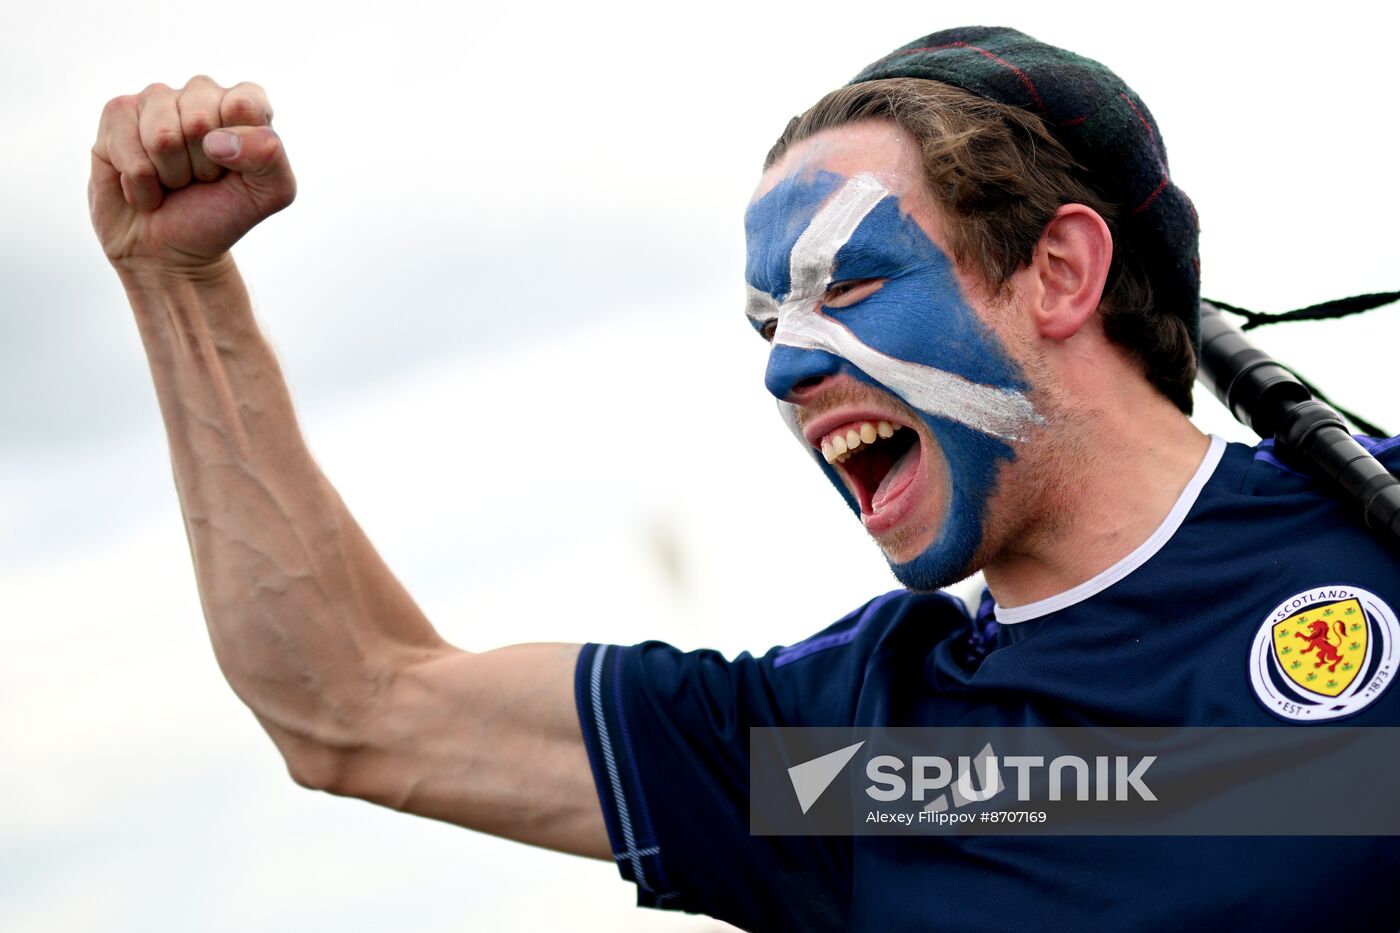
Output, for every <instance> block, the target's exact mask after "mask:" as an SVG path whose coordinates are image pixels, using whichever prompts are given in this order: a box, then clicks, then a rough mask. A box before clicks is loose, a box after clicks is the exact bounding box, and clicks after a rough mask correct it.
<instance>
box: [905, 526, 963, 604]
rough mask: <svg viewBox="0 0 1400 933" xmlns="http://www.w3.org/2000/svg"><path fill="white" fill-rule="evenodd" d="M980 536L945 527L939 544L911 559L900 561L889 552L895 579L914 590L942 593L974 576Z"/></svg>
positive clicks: (936, 543)
mask: <svg viewBox="0 0 1400 933" xmlns="http://www.w3.org/2000/svg"><path fill="white" fill-rule="evenodd" d="M979 544H981V540H980V537H979V536H976V535H973V534H966V533H962V534H960V533H959V532H958V529H956V528H945V529H944V530H943V533H942V534H941V535H939V538H938V540H937V541H935V542H934V543H933V544H932V545H930V546H929V547H927V548H925V549H924V550H923V551H922V552H921V553H919V554H918V555H917V556H916V557H914V558H912V559H911V560H906V561H898V560H896V559H895V558H894V557H892V556H890V555H889V553H888V552H887V553H886V555H885V559H886V560H888V561H889V565H890V570H891V571H893V572H894V576H895V579H896V580H898V581H899V582H900V583H901V584H902V585H903V586H905V587H906V588H908V589H911V590H925V591H927V590H939V589H942V588H943V587H945V586H952V585H953V584H954V583H957V582H958V581H959V580H964V579H966V578H967V577H969V576H971V575H972V574H973V573H974V572H976V570H977V569H978V568H977V566H976V564H977V560H976V557H977V549H978V545H979Z"/></svg>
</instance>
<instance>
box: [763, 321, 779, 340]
mask: <svg viewBox="0 0 1400 933" xmlns="http://www.w3.org/2000/svg"><path fill="white" fill-rule="evenodd" d="M777 332H778V319H777V318H775V317H774V318H769V319H768V320H766V321H764V322H763V327H762V329H760V330H759V333H760V334H762V335H763V339H764V340H766V341H768V342H769V343H772V342H773V335H774V334H776V333H777Z"/></svg>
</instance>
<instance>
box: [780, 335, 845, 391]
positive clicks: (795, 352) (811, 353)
mask: <svg viewBox="0 0 1400 933" xmlns="http://www.w3.org/2000/svg"><path fill="white" fill-rule="evenodd" d="M840 371H841V358H840V357H838V356H833V355H832V354H830V353H827V352H826V351H825V350H800V349H798V348H797V347H785V346H781V345H779V346H775V347H774V348H773V349H772V350H770V351H769V352H768V371H767V372H766V373H764V376H763V383H764V385H766V386H767V387H768V391H769V392H772V393H773V397H774V398H776V399H778V400H779V401H784V402H797V403H800V402H801V401H802V400H803V399H804V398H806V397H807V396H809V395H811V394H812V393H813V392H815V391H816V390H817V387H818V386H820V385H821V384H822V382H823V381H824V380H826V379H828V378H829V377H831V376H834V375H836V374H837V373H838V372H840Z"/></svg>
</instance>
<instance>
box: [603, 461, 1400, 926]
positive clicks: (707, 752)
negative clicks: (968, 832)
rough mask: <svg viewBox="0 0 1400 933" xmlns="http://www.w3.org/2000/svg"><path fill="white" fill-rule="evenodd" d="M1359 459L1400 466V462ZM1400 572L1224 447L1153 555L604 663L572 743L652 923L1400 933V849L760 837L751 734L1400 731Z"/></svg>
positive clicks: (884, 600)
mask: <svg viewBox="0 0 1400 933" xmlns="http://www.w3.org/2000/svg"><path fill="white" fill-rule="evenodd" d="M1370 446H1371V447H1372V448H1373V451H1374V452H1375V453H1376V454H1377V456H1379V457H1381V459H1382V460H1383V461H1386V462H1387V464H1388V465H1389V466H1390V467H1391V468H1392V469H1394V468H1395V467H1396V466H1397V455H1400V441H1397V440H1396V439H1392V440H1390V441H1383V442H1379V443H1376V442H1371V444H1370ZM1397 570H1400V564H1398V563H1397V561H1396V559H1395V557H1394V556H1393V555H1391V554H1390V553H1389V552H1388V551H1386V550H1384V549H1383V547H1382V546H1381V545H1380V544H1378V543H1376V542H1375V541H1374V540H1373V539H1371V538H1370V537H1369V536H1368V533H1367V532H1366V531H1365V530H1364V529H1363V528H1362V527H1361V526H1360V525H1359V523H1358V522H1357V521H1356V520H1354V519H1353V518H1352V517H1350V516H1349V515H1348V514H1347V513H1346V511H1345V508H1344V507H1343V506H1342V505H1340V504H1339V503H1338V502H1337V501H1336V500H1335V499H1334V498H1333V497H1332V496H1331V494H1330V493H1328V492H1327V491H1325V490H1323V489H1321V488H1320V487H1319V486H1318V485H1317V484H1316V483H1315V482H1314V481H1313V480H1312V479H1310V478H1309V477H1307V476H1305V475H1303V474H1302V473H1299V472H1296V471H1294V470H1292V469H1290V468H1289V467H1288V466H1287V465H1286V464H1285V463H1284V462H1283V461H1281V460H1280V459H1279V458H1277V457H1275V456H1274V453H1273V451H1272V447H1271V445H1269V444H1267V443H1266V444H1262V445H1260V446H1259V447H1257V448H1250V447H1248V446H1245V445H1241V444H1229V445H1226V444H1225V443H1224V442H1223V441H1221V440H1219V439H1215V440H1214V441H1213V443H1212V446H1211V449H1210V453H1209V454H1208V455H1207V457H1206V460H1205V462H1204V463H1203V464H1202V466H1201V468H1200V470H1199V471H1198V472H1197V474H1196V476H1195V477H1194V478H1193V480H1192V482H1191V484H1190V485H1189V486H1188V487H1187V489H1186V490H1185V492H1183V494H1182V496H1181V498H1180V500H1179V501H1178V503H1177V505H1176V508H1175V509H1174V510H1173V511H1172V513H1171V514H1170V515H1169V516H1168V517H1167V518H1166V520H1165V521H1164V522H1163V523H1162V526H1161V527H1160V528H1159V529H1158V530H1157V532H1156V533H1155V534H1154V535H1153V536H1152V537H1151V538H1149V539H1148V541H1146V542H1144V543H1143V545H1142V546H1141V547H1139V548H1138V549H1137V550H1136V551H1134V552H1133V553H1132V554H1131V555H1129V556H1128V557H1126V558H1124V560H1122V561H1120V562H1119V563H1118V564H1116V565H1115V566H1113V567H1111V568H1109V569H1108V570H1106V571H1104V572H1103V573H1102V574H1099V575H1098V576H1097V577H1095V578H1094V579H1092V580H1090V581H1088V582H1086V583H1084V584H1082V585H1080V586H1078V587H1075V588H1074V589H1072V590H1070V591H1068V592H1065V593H1062V594H1059V595H1057V596H1055V597H1051V598H1049V599H1046V600H1041V601H1040V602H1037V603H1033V604H1031V605H1027V606H1020V607H1016V608H1014V609H1009V610H1007V609H999V608H997V607H996V606H995V605H994V604H992V602H991V600H990V598H986V599H984V601H983V606H982V607H981V608H980V611H978V612H975V613H969V612H968V611H967V609H966V608H965V607H964V606H963V605H962V603H961V602H960V601H958V600H957V599H955V598H953V597H951V596H948V595H946V594H942V593H913V592H909V591H905V590H900V591H896V592H893V593H887V594H885V595H884V596H881V597H879V598H877V599H874V600H872V601H871V602H869V603H867V604H866V605H865V606H863V607H861V608H860V609H858V610H856V611H855V612H853V613H851V614H850V615H848V616H846V617H845V618H843V619H841V620H840V621H838V622H836V623H835V624H833V625H831V626H830V627H828V628H827V629H825V630H824V631H822V632H820V633H819V634H817V635H815V636H813V637H811V638H809V639H807V640H806V641H803V642H799V643H798V644H795V645H792V646H789V647H785V648H775V649H773V650H771V651H769V652H768V653H767V654H765V655H763V656H762V657H758V658H755V657H753V656H751V655H749V654H747V653H745V654H741V655H739V656H738V657H737V658H735V659H734V660H732V661H730V660H726V659H725V658H724V657H723V656H721V655H720V654H718V653H717V652H714V651H693V652H681V651H679V650H677V649H675V648H673V647H671V646H669V645H665V644H662V643H659V642H645V643H642V644H639V645H633V646H630V647H619V646H604V645H588V646H586V647H585V649H584V651H583V653H582V655H581V656H580V659H579V666H578V671H577V698H578V704H579V716H580V721H581V724H582V727H583V734H584V739H585V742H586V744H587V746H588V752H589V756H590V759H591V761H592V764H593V769H594V776H595V779H596V782H597V786H598V791H599V796H600V799H601V801H602V806H603V811H604V814H605V819H606V822H607V827H608V833H609V836H610V839H611V844H612V849H613V853H614V855H615V857H616V859H617V863H618V867H619V869H620V870H621V872H622V875H623V877H624V878H626V879H628V880H630V881H633V882H635V883H636V885H637V888H638V895H639V903H641V904H643V905H649V906H658V907H666V908H676V909H681V910H687V911H694V912H700V913H706V914H710V915H713V916H715V917H718V918H720V919H723V920H727V921H729V922H731V923H734V924H737V925H738V926H741V927H744V928H746V929H774V930H793V929H801V930H827V929H830V930H842V929H849V930H881V931H885V930H890V931H894V930H930V929H950V930H1008V929H1013V928H1016V927H1025V926H1027V925H1030V926H1033V927H1034V928H1037V929H1050V928H1053V929H1088V928H1094V929H1110V930H1115V929H1168V928H1171V929H1182V928H1197V929H1201V928H1204V929H1217V928H1232V927H1233V928H1248V929H1256V928H1259V929H1262V928H1273V929H1301V928H1303V927H1321V926H1322V925H1323V924H1325V925H1326V928H1328V929H1346V930H1359V929H1385V930H1395V929H1396V928H1398V927H1400V886H1397V885H1396V884H1395V879H1396V878H1400V839H1393V838H1340V837H1309V838H1298V837H1253V838H1250V837H1211V838H1201V837H1165V836H1164V837H1151V838H1146V837H1088V836H1077V837H1076V836H938V835H932V836H917V837H910V836H855V837H794V836H752V835H750V833H749V825H748V780H749V761H748V756H749V745H748V738H749V736H748V730H749V728H750V727H754V726H851V725H855V726H951V725H970V726H980V725H1010V726H1017V725H1099V724H1106V725H1199V726H1258V725H1276V726H1277V725H1286V726H1293V727H1299V728H1307V727H1311V726H1312V725H1314V724H1317V723H1324V724H1325V723H1331V722H1345V723H1347V724H1348V725H1383V726H1400V690H1392V689H1389V686H1390V681H1391V680H1392V679H1393V678H1394V677H1395V676H1396V671H1395V663H1394V659H1395V654H1396V652H1397V650H1400V639H1397V638H1396V637H1395V636H1396V633H1397V629H1396V623H1395V614H1394V612H1393V611H1391V609H1390V607H1392V606H1396V605H1400V573H1397ZM1313 617H1316V618H1313ZM1314 626H1320V628H1317V629H1315V628H1314ZM1339 627H1340V628H1339ZM1316 632H1320V633H1321V634H1320V635H1317V634H1316ZM1280 633H1282V634H1280ZM1339 633H1340V634H1339ZM1309 639H1311V640H1309ZM1305 648H1307V649H1308V651H1307V652H1306V653H1305V651H1304V649H1305ZM1312 649H1316V650H1312Z"/></svg>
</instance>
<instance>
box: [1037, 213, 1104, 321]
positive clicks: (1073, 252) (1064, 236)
mask: <svg viewBox="0 0 1400 933" xmlns="http://www.w3.org/2000/svg"><path fill="white" fill-rule="evenodd" d="M1112 259H1113V236H1112V234H1110V233H1109V232H1108V224H1106V223H1104V220H1103V218H1102V217H1100V216H1099V215H1098V213H1097V212H1096V211H1094V210H1093V209H1092V208H1089V207H1085V206H1084V205H1083V204H1066V205H1064V206H1063V207H1061V208H1060V209H1059V210H1057V211H1055V216H1054V217H1052V218H1051V219H1050V223H1048V224H1046V226H1045V231H1044V232H1043V233H1042V234H1041V235H1040V242H1039V243H1038V244H1036V248H1035V255H1034V256H1033V257H1032V258H1031V263H1030V268H1029V269H1027V270H1026V271H1027V272H1028V273H1029V274H1030V278H1031V280H1032V284H1033V285H1034V286H1036V287H1034V288H1033V289H1032V292H1031V293H1032V294H1033V295H1034V296H1035V301H1034V307H1033V308H1032V313H1033V316H1034V319H1035V323H1036V326H1037V328H1038V330H1039V332H1040V335H1041V336H1042V337H1044V338H1046V339H1048V340H1068V339H1069V338H1070V337H1073V336H1074V335H1075V334H1077V333H1078V332H1079V329H1080V328H1081V327H1083V326H1084V322H1085V321H1087V320H1089V318H1090V317H1091V316H1092V315H1093V313H1094V312H1095V311H1097V310H1098V307H1099V300H1100V299H1101V298H1102V297H1103V289H1104V283H1105V282H1106V281H1107V279H1108V267H1109V263H1110V262H1111V261H1112Z"/></svg>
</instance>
